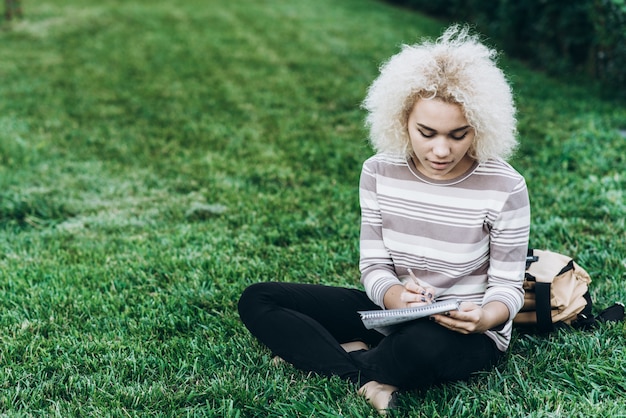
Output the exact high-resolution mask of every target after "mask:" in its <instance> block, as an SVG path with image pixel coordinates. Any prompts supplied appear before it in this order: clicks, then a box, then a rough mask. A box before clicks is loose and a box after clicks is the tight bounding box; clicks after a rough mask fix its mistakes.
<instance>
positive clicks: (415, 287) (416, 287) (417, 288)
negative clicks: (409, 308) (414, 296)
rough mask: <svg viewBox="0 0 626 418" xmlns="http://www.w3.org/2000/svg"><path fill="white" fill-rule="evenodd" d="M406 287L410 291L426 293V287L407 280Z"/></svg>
mask: <svg viewBox="0 0 626 418" xmlns="http://www.w3.org/2000/svg"><path fill="white" fill-rule="evenodd" d="M404 287H405V288H406V289H407V290H408V291H409V292H413V293H419V294H420V295H425V294H426V289H425V288H423V287H422V286H419V285H417V284H415V283H413V282H406V283H405V284H404Z"/></svg>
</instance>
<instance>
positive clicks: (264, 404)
mask: <svg viewBox="0 0 626 418" xmlns="http://www.w3.org/2000/svg"><path fill="white" fill-rule="evenodd" d="M25 13H26V18H25V19H24V20H23V21H16V22H13V23H11V24H4V25H3V26H2V30H0V42H1V44H2V47H1V48H0V80H2V82H0V326H1V327H2V328H1V329H2V332H1V333H0V366H1V368H0V385H1V390H0V412H1V413H4V414H5V415H6V416H40V415H48V416H62V417H66V416H172V417H173V416H215V417H247V416H260V417H261V416H262V417H266V416H274V417H281V416H302V417H305V416H306V417H313V416H314V417H336V416H345V417H366V416H372V415H373V412H372V410H371V409H370V407H369V406H368V405H367V404H366V402H365V401H364V400H362V399H361V398H359V397H358V396H356V395H355V393H354V390H353V389H352V388H351V387H350V386H349V385H348V384H347V383H345V382H343V381H341V380H339V379H322V378H318V377H315V376H309V375H307V374H305V373H301V372H299V371H296V370H294V369H293V368H291V367H290V366H279V367H271V366H269V360H270V353H269V352H268V351H267V350H266V349H265V348H263V347H262V346H261V345H259V344H258V343H257V342H256V341H255V340H254V339H253V338H252V337H251V336H250V335H249V334H248V333H247V332H246V330H245V329H244V327H243V326H242V324H241V323H240V321H239V318H238V315H237V312H236V301H237V299H238V296H239V294H240V293H241V291H242V290H243V289H244V288H245V287H246V286H247V285H249V284H250V283H254V282H259V281H266V280H284V281H299V282H308V283H327V284H336V285H348V286H358V269H357V263H358V233H359V213H358V191H357V186H358V176H359V172H360V166H361V163H362V161H363V160H364V159H366V158H367V157H368V156H369V155H371V153H372V151H371V149H370V148H369V147H368V145H367V141H366V132H365V131H364V129H363V123H362V122H363V118H364V114H363V112H362V110H360V108H359V104H360V102H361V100H362V99H363V97H364V95H365V91H366V88H367V86H368V85H369V83H370V82H371V81H372V80H373V78H374V77H375V76H376V74H377V67H378V65H379V64H380V63H381V62H382V61H383V60H385V59H386V58H388V57H389V56H390V55H392V54H393V53H395V52H397V50H398V47H399V45H400V44H401V43H409V42H414V41H416V40H418V39H419V38H420V37H422V36H434V35H437V34H439V33H440V31H441V29H442V27H443V26H444V23H442V22H438V21H435V20H432V19H429V18H426V17H423V16H421V15H419V14H416V13H413V12H409V11H406V10H401V9H395V8H392V7H390V6H388V5H386V4H384V3H379V2H376V1H373V0H341V1H332V0H318V1H315V2H312V1H304V0H273V1H269V0H265V1H252V0H249V1H245V0H239V1H228V2H225V1H218V0H209V1H199V0H189V1H186V2H166V1H162V0H150V1H148V0H136V1H133V2H125V1H108V2H98V1H95V0H69V1H63V2H62V1H58V0H50V1H46V2H27V3H26V4H25ZM502 64H503V65H504V67H505V69H506V70H507V72H508V73H509V74H510V77H511V80H512V82H513V83H514V85H515V89H516V93H517V101H518V104H519V111H520V112H519V120H520V126H519V128H520V136H521V140H522V145H521V147H520V150H519V152H518V154H517V156H516V158H515V159H514V160H513V164H514V165H515V167H516V168H518V170H519V171H520V172H522V173H523V174H524V176H525V177H526V179H527V181H528V184H529V188H530V194H531V200H532V205H533V226H532V235H531V243H532V244H533V245H535V246H537V247H542V248H545V247H547V248H550V249H553V250H557V251H561V252H565V253H568V254H571V255H573V256H575V257H576V258H577V259H578V260H579V261H580V263H581V265H583V266H584V267H585V268H587V269H588V270H589V272H590V273H591V275H592V276H593V279H594V281H593V283H592V293H593V296H594V299H595V301H596V304H597V305H598V306H599V307H601V306H606V305H609V304H611V303H612V302H613V301H615V300H622V301H626V290H624V279H625V278H626V248H625V245H624V243H625V242H626V226H625V224H624V219H626V198H625V196H624V190H625V189H626V175H624V173H623V167H624V164H625V158H626V157H625V155H626V139H625V138H624V134H623V131H624V130H626V106H625V105H624V103H620V102H616V101H613V100H610V99H607V98H602V97H600V95H599V94H598V93H597V92H598V91H599V89H597V88H596V87H595V86H592V85H585V84H584V83H572V82H571V81H570V80H566V79H563V80H555V79H549V78H547V77H545V76H544V75H542V74H538V73H535V72H532V71H529V70H528V69H526V68H525V67H524V66H523V65H521V64H520V63H517V62H514V61H511V60H507V59H506V57H504V58H503V60H502ZM620 131H621V132H622V133H620ZM625 331H626V327H625V325H624V324H619V325H615V326H605V327H602V328H600V329H598V330H596V331H593V332H588V333H562V334H555V335H552V336H549V337H538V336H532V335H530V336H529V335H523V334H516V336H515V342H514V345H513V347H512V350H511V352H510V354H509V355H508V357H507V361H506V362H504V363H503V364H502V365H500V366H499V367H498V368H497V369H496V370H494V371H492V372H489V373H485V374H482V375H479V376H477V377H476V378H475V379H473V380H472V381H470V382H466V383H458V384H450V385H445V386H442V387H437V388H433V389H431V390H428V391H423V392H420V393H411V394H406V395H404V396H403V397H402V399H401V401H402V412H405V413H407V414H408V415H411V416H423V417H437V416H439V417H444V416H468V417H473V416H497V417H505V416H514V417H518V416H520V417H521V416H529V417H575V416H580V417H583V416H585V417H586V416H599V417H615V416H620V415H621V416H625V415H626V413H625V412H624V411H626V400H625V399H626V396H625V395H626V386H625V384H624V383H623V376H624V375H626V353H625V352H624V346H625V337H624V335H625Z"/></svg>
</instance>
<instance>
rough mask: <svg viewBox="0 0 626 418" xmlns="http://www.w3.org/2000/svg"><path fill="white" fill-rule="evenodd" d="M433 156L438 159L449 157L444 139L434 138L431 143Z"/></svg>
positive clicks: (448, 150)
mask: <svg viewBox="0 0 626 418" xmlns="http://www.w3.org/2000/svg"><path fill="white" fill-rule="evenodd" d="M433 154H435V156H437V157H438V158H444V157H447V156H448V155H450V147H449V146H448V141H447V140H446V138H441V137H439V138H436V139H435V141H434V143H433Z"/></svg>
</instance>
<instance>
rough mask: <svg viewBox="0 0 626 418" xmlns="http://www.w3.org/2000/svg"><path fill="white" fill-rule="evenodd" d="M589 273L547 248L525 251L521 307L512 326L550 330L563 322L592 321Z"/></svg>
mask: <svg viewBox="0 0 626 418" xmlns="http://www.w3.org/2000/svg"><path fill="white" fill-rule="evenodd" d="M589 283H591V278H590V277H589V274H588V273H587V272H586V271H585V270H584V269H583V268H582V267H580V266H579V265H578V264H577V263H576V262H575V261H574V260H572V259H571V258H570V257H568V256H566V255H563V254H558V253H555V252H552V251H547V250H536V249H530V250H528V257H527V258H526V277H525V280H524V290H525V292H526V293H525V295H524V306H523V307H522V309H521V311H520V312H519V313H518V314H517V316H516V317H515V318H514V319H513V323H514V324H515V325H522V326H523V325H526V326H536V328H537V329H538V330H539V331H542V332H545V331H552V330H553V329H554V328H555V327H560V326H563V325H564V324H566V325H570V326H573V327H581V326H584V325H585V324H586V323H588V322H589V323H593V322H594V317H593V315H592V312H591V309H592V301H591V296H590V294H589V289H588V286H589Z"/></svg>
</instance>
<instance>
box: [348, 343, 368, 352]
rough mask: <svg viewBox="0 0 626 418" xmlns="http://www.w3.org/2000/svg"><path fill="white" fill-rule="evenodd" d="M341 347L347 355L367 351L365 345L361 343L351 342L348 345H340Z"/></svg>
mask: <svg viewBox="0 0 626 418" xmlns="http://www.w3.org/2000/svg"><path fill="white" fill-rule="evenodd" d="M341 347H343V349H344V350H346V352H347V353H350V352H352V351H359V350H368V349H369V347H368V346H367V344H365V343H364V342H363V341H351V342H349V343H343V344H341Z"/></svg>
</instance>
